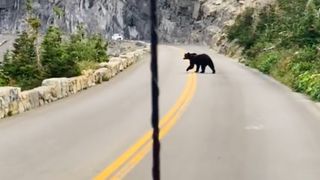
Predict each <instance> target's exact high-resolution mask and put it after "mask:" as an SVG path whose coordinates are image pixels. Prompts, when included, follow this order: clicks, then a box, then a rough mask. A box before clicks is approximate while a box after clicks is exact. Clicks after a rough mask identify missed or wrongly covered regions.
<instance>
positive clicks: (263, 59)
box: [256, 52, 279, 74]
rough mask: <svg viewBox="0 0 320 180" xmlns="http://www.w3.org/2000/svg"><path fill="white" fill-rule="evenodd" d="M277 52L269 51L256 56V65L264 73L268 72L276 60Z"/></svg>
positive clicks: (277, 57)
mask: <svg viewBox="0 0 320 180" xmlns="http://www.w3.org/2000/svg"><path fill="white" fill-rule="evenodd" d="M278 59H279V54H278V53H276V52H269V53H265V54H262V55H261V56H260V57H258V60H257V62H256V67H257V68H258V69H259V70H260V71H262V72H263V73H265V74H270V71H271V69H272V68H273V67H274V66H275V64H276V63H277V62H278Z"/></svg>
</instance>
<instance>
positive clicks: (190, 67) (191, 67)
mask: <svg viewBox="0 0 320 180" xmlns="http://www.w3.org/2000/svg"><path fill="white" fill-rule="evenodd" d="M193 66H194V65H193V64H190V66H189V67H188V68H187V70H186V71H189V70H190V69H193Z"/></svg>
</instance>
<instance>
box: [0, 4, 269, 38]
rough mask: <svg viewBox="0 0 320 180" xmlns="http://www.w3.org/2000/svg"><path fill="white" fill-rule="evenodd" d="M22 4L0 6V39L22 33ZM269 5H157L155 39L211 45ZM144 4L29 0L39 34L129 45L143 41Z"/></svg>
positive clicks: (146, 23)
mask: <svg viewBox="0 0 320 180" xmlns="http://www.w3.org/2000/svg"><path fill="white" fill-rule="evenodd" d="M25 1H26V0H1V1H0V33H8V32H10V33H11V32H17V31H21V30H22V29H24V28H25V22H24V21H23V19H24V17H25V15H26V10H25V9H26V8H25V6H26V5H25ZM269 1H271V0H158V2H159V8H158V9H159V11H158V14H159V36H160V39H161V40H163V41H164V42H176V43H178V42H191V43H203V44H214V43H215V42H217V41H218V39H219V38H220V36H221V34H220V32H221V30H222V29H223V27H224V26H225V25H228V24H231V23H232V22H233V20H234V19H235V17H236V16H237V14H238V13H240V12H241V10H243V9H244V8H245V7H247V6H259V5H261V4H265V3H267V2H269ZM148 2H149V1H148V0H72V1H69V0H33V5H32V6H33V8H34V11H35V13H36V14H37V15H38V16H39V17H40V19H41V21H42V24H43V26H42V30H45V29H46V28H47V27H48V26H49V25H50V24H57V25H59V26H60V27H62V28H63V29H64V30H65V31H66V32H73V31H74V30H75V29H76V27H77V25H78V24H83V25H84V26H86V27H87V29H88V31H89V32H98V33H102V34H104V35H105V36H106V37H110V36H111V35H112V34H113V33H122V34H124V35H125V37H126V38H130V39H148V38H149V29H148V27H149V16H148V14H149V6H148Z"/></svg>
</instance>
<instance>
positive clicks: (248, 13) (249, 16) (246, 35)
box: [227, 8, 256, 49]
mask: <svg viewBox="0 0 320 180" xmlns="http://www.w3.org/2000/svg"><path fill="white" fill-rule="evenodd" d="M253 13H254V9H253V8H247V9H246V10H245V11H244V13H243V14H241V15H239V16H238V17H237V18H236V22H235V24H234V25H232V26H231V27H229V28H228V30H227V37H228V39H229V41H233V40H237V43H238V44H239V45H241V46H243V47H245V48H246V49H248V48H250V47H251V46H252V45H253V44H254V41H255V39H256V36H255V32H254V18H253Z"/></svg>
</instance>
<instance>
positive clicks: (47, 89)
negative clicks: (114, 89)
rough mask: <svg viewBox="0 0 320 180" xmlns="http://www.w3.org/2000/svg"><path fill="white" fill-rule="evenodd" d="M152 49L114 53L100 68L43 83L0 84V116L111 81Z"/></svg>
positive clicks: (15, 112)
mask: <svg viewBox="0 0 320 180" xmlns="http://www.w3.org/2000/svg"><path fill="white" fill-rule="evenodd" d="M148 52H149V49H148V48H144V49H138V50H135V51H133V52H129V53H127V54H124V55H120V56H119V57H111V58H110V60H109V62H107V63H101V64H100V68H99V69H97V70H87V71H84V72H82V75H81V76H77V77H72V78H51V79H45V80H44V81H43V82H42V86H40V87H37V88H34V89H31V90H27V91H21V88H19V87H0V118H4V117H8V116H12V115H15V114H19V113H22V112H25V111H29V110H31V109H34V108H37V107H40V106H43V105H45V104H48V103H50V102H53V101H57V100H59V99H62V98H65V97H68V96H70V95H72V94H76V93H78V92H80V91H82V90H85V89H87V88H90V87H92V86H95V85H97V84H100V83H102V82H103V81H108V80H109V79H111V78H112V77H114V76H115V75H117V74H118V73H119V72H121V71H123V70H124V69H126V68H127V67H129V66H130V65H132V64H134V63H135V62H137V61H138V60H139V59H141V58H142V56H143V55H145V54H146V53H148Z"/></svg>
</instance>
